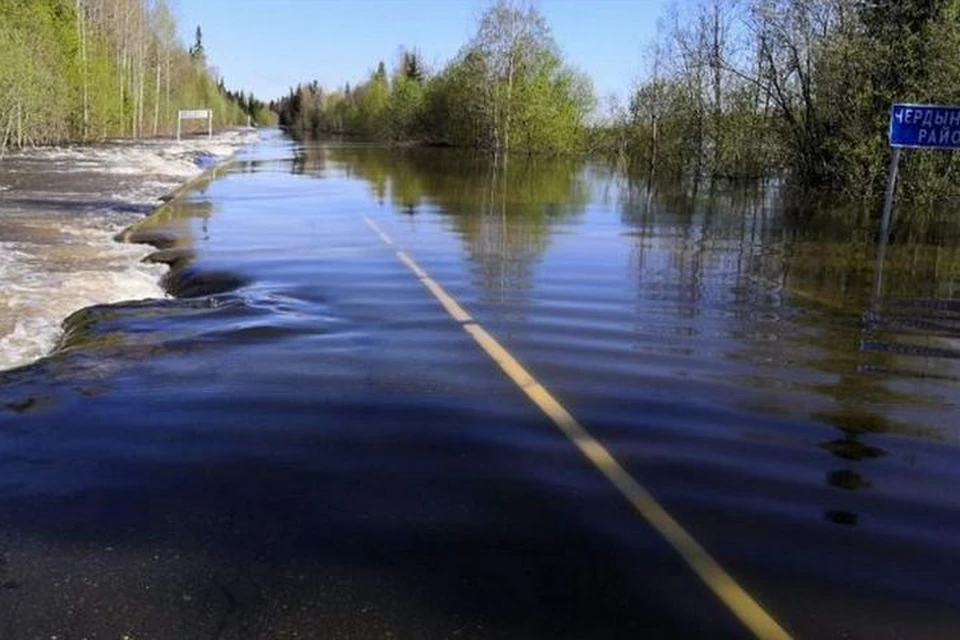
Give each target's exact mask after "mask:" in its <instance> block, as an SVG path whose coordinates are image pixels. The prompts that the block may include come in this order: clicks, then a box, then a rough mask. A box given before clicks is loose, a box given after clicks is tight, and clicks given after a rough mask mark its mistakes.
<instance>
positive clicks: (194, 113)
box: [177, 109, 213, 142]
mask: <svg viewBox="0 0 960 640" xmlns="http://www.w3.org/2000/svg"><path fill="white" fill-rule="evenodd" d="M184 120H206V121H207V135H208V136H209V137H211V138H212V137H213V110H212V109H181V110H180V111H177V142H180V131H181V128H182V124H183V121H184Z"/></svg>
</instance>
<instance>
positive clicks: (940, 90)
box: [271, 0, 960, 202]
mask: <svg viewBox="0 0 960 640" xmlns="http://www.w3.org/2000/svg"><path fill="white" fill-rule="evenodd" d="M958 61H960V0H677V2H676V3H675V4H674V5H673V6H672V8H671V9H670V10H668V12H667V14H666V15H665V16H664V17H663V19H662V20H661V21H660V28H659V35H658V37H657V39H656V42H654V43H653V44H652V47H651V50H650V53H649V56H648V62H649V64H648V68H647V69H646V73H645V79H644V80H643V81H642V82H640V83H638V84H637V85H636V87H635V89H634V90H633V91H632V92H631V94H630V95H629V96H628V98H627V100H626V101H625V102H624V103H619V102H617V101H615V100H613V101H610V102H608V103H607V104H605V105H604V108H601V109H595V106H596V100H595V97H594V94H593V90H592V87H591V83H590V80H589V78H587V77H585V76H584V75H583V74H581V73H578V72H577V71H576V70H574V69H572V68H571V67H570V66H569V65H567V64H566V63H565V62H564V60H563V57H562V55H561V53H560V51H559V48H558V47H557V45H556V43H555V42H554V40H553V38H552V36H551V34H550V30H549V27H548V25H547V24H546V22H545V20H544V19H543V17H542V16H541V15H540V14H539V13H538V12H537V11H536V10H535V9H533V8H530V7H529V6H526V7H525V6H524V5H522V4H521V3H520V2H519V0H512V1H508V0H500V2H497V3H496V4H494V5H493V6H492V7H491V8H490V9H489V10H488V11H487V12H486V13H485V14H484V15H483V16H482V18H481V19H480V23H479V25H478V27H477V31H476V35H475V36H474V37H473V38H472V39H471V41H470V42H468V43H467V44H466V45H465V46H464V47H463V48H462V50H461V51H460V52H459V54H458V55H457V56H456V57H455V58H454V59H453V60H451V61H450V62H449V63H448V64H446V65H445V66H444V67H443V68H442V69H441V70H439V71H438V72H435V73H431V72H430V71H429V70H428V69H427V68H426V67H425V65H424V64H423V62H422V58H421V57H420V55H419V54H418V53H417V51H416V50H405V51H403V52H402V53H401V54H400V56H399V57H398V59H397V61H396V63H395V65H394V67H393V69H392V70H391V71H388V70H387V68H386V66H385V65H384V64H383V63H382V62H381V63H380V64H379V65H378V66H377V68H376V69H375V70H374V71H373V73H372V74H371V75H370V76H369V77H368V78H367V79H366V80H365V81H364V82H362V83H361V84H359V85H356V86H353V87H351V86H349V85H347V86H345V87H343V88H342V89H338V90H334V91H327V90H325V89H324V88H322V87H320V86H319V85H318V84H317V83H316V82H314V83H310V84H305V85H301V86H298V87H296V88H295V89H293V90H292V91H291V92H290V94H289V95H288V96H286V97H284V98H283V99H281V100H279V101H278V102H275V103H273V104H272V105H271V106H272V108H274V109H275V110H276V111H277V112H278V113H279V117H280V122H281V124H283V125H285V126H287V127H289V128H290V130H291V131H293V133H294V134H295V135H300V136H317V135H325V134H346V135H359V136H363V137H366V138H370V139H374V140H385V141H393V142H409V141H416V142H426V143H434V144H449V145H455V146H465V147H474V148H483V149H494V150H500V151H503V150H516V151H529V152H544V151H545V152H553V153H570V152H583V151H587V152H594V153H599V154H603V155H604V156H607V157H613V158H617V159H618V160H620V161H622V162H623V163H624V164H626V165H628V166H629V167H630V168H631V169H632V170H634V171H642V172H645V173H647V174H649V175H651V176H657V177H661V176H662V177H669V178H671V179H675V178H683V179H696V180H701V179H714V178H739V177H759V176H771V175H777V176H785V177H786V178H787V179H788V180H789V181H790V182H791V183H792V184H794V185H797V186H800V187H802V188H804V189H811V190H825V191H834V192H837V191H839V192H842V193H843V194H844V195H846V196H848V197H849V198H852V199H858V200H861V201H864V202H867V201H871V202H872V201H874V200H875V199H876V198H877V197H878V195H879V194H881V193H882V190H883V186H884V181H885V179H886V168H887V161H888V158H889V148H888V145H887V126H888V122H889V109H890V105H891V103H893V102H940V103H950V102H954V103H956V102H958V101H960V62H958ZM907 155H908V156H909V157H906V158H905V160H904V164H903V167H902V171H903V174H902V175H904V178H905V179H904V180H903V185H904V190H905V191H906V193H905V195H906V196H908V197H909V198H911V199H913V200H915V201H932V200H933V199H935V198H939V197H941V196H942V195H944V194H947V193H951V192H955V191H956V186H955V185H958V184H960V180H958V178H960V163H958V162H957V161H956V160H954V158H953V156H952V155H951V154H947V153H936V152H922V151H921V152H916V153H911V154H907Z"/></svg>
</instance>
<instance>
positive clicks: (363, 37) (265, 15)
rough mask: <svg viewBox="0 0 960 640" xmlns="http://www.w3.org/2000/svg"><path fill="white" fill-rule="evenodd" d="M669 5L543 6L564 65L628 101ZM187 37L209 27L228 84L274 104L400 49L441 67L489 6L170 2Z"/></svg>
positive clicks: (367, 67) (610, 1) (207, 41)
mask: <svg viewBox="0 0 960 640" xmlns="http://www.w3.org/2000/svg"><path fill="white" fill-rule="evenodd" d="M666 1H667V0H539V1H537V2H535V3H534V4H535V6H537V8H538V9H539V10H540V11H541V13H543V14H544V16H546V18H547V22H548V23H549V24H550V27H551V29H552V30H553V35H554V38H555V39H556V41H557V43H558V44H559V45H560V48H561V49H562V50H563V53H564V55H565V57H566V59H567V61H568V62H570V63H571V64H573V65H575V66H576V67H578V68H580V69H581V70H583V71H585V72H586V73H588V74H589V75H590V76H591V77H592V78H593V81H594V85H595V87H596V90H597V95H598V96H600V97H603V96H606V95H608V94H610V93H617V94H619V95H620V96H621V97H623V96H625V95H626V94H627V92H628V91H629V89H630V87H631V86H632V84H633V82H634V80H635V79H636V78H637V76H638V74H640V72H641V70H642V66H643V60H644V54H645V53H646V51H647V48H648V45H649V43H650V42H652V41H653V39H654V37H655V34H656V24H657V19H658V18H659V17H660V16H661V14H662V12H663V8H664V5H665V4H666ZM172 5H173V7H174V11H175V12H176V14H177V17H178V25H179V28H180V35H181V39H182V40H183V41H184V42H185V43H190V42H192V40H193V32H194V30H195V29H196V26H197V25H198V24H199V25H201V27H202V28H203V34H204V46H205V47H206V50H207V58H208V59H209V60H210V62H211V64H212V65H214V66H215V67H217V69H218V70H219V72H220V74H221V75H222V76H223V77H224V79H225V80H226V82H227V85H228V86H230V87H231V88H235V89H244V90H246V91H253V92H254V93H256V94H257V96H258V97H260V98H262V99H266V100H269V99H271V98H276V97H279V96H280V95H282V94H284V93H286V91H287V89H288V88H289V87H291V86H293V85H295V84H297V83H298V82H305V81H310V80H318V81H319V82H320V84H321V85H323V86H325V87H337V86H341V85H343V83H344V82H350V83H355V82H357V81H358V80H362V79H364V78H365V77H366V76H367V75H368V73H369V72H370V71H371V70H372V69H373V68H374V67H375V66H376V64H377V61H379V60H384V61H385V62H386V63H387V66H388V68H389V67H390V66H392V63H393V60H394V59H395V58H396V55H397V51H398V49H399V47H400V46H402V45H406V46H411V47H412V46H416V47H418V48H419V49H420V52H421V53H422V54H423V56H424V58H425V59H426V61H427V62H428V63H429V64H430V65H431V66H432V67H433V68H439V67H441V66H442V65H443V64H444V62H446V61H447V60H449V59H450V58H451V57H453V56H454V55H455V54H456V52H457V51H458V50H459V49H460V47H461V46H462V45H463V44H464V43H466V42H467V41H468V40H469V39H470V37H471V36H472V35H473V33H474V31H475V29H476V24H477V21H478V18H479V16H480V15H481V14H482V13H483V10H484V9H485V8H486V7H488V6H489V5H490V2H488V1H486V0H172Z"/></svg>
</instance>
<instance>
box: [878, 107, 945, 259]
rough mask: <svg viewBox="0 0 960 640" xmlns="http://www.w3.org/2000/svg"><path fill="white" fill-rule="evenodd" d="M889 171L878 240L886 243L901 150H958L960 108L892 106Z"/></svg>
mask: <svg viewBox="0 0 960 640" xmlns="http://www.w3.org/2000/svg"><path fill="white" fill-rule="evenodd" d="M890 146H891V147H892V148H893V151H892V153H891V154H890V171H889V174H888V176H887V193H886V197H885V198H884V201H883V222H882V223H881V228H880V241H881V242H882V243H886V240H887V237H888V235H889V233H890V221H891V218H892V217H893V196H894V193H895V192H896V190H897V174H898V173H899V172H900V151H901V150H902V149H946V150H953V149H960V107H954V106H947V105H937V104H894V105H893V107H891V109H890Z"/></svg>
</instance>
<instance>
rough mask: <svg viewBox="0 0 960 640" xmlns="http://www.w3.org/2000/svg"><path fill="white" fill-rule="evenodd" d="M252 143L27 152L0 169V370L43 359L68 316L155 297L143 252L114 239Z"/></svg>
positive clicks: (241, 137)
mask: <svg viewBox="0 0 960 640" xmlns="http://www.w3.org/2000/svg"><path fill="white" fill-rule="evenodd" d="M255 136H256V134H255V133H252V132H250V131H231V132H227V133H223V134H219V135H217V136H215V137H214V138H213V139H212V140H208V139H199V138H198V139H191V140H186V141H183V142H179V143H178V142H171V141H147V142H124V143H116V144H110V145H102V146H94V147H82V146H79V147H71V148H47V149H32V150H26V151H23V152H19V153H15V154H9V155H7V156H6V157H5V158H4V159H3V160H0V370H4V369H10V368H14V367H18V366H21V365H25V364H28V363H30V362H33V361H34V360H36V359H38V358H41V357H43V356H44V355H46V354H48V353H49V352H50V350H51V349H52V348H53V347H54V346H55V345H56V343H57V340H58V339H59V337H60V334H61V323H62V321H63V319H64V318H66V317H67V316H68V315H70V314H71V313H73V312H75V311H78V310H80V309H82V308H84V307H88V306H91V305H94V304H103V303H113V302H120V301H125V300H141V299H145V298H157V297H163V296H164V292H163V290H162V289H161V288H160V285H159V279H160V277H161V276H162V274H163V273H164V271H165V269H166V267H163V266H162V265H155V264H145V263H143V262H141V260H142V258H143V257H144V256H146V255H147V254H148V253H150V252H151V251H152V248H151V247H147V246H141V245H130V244H123V243H119V242H116V241H115V240H114V236H115V235H116V234H117V233H118V232H120V231H121V230H123V229H124V228H126V227H128V226H129V225H131V224H132V223H134V222H135V221H137V220H138V219H140V218H142V217H143V215H144V214H145V213H147V212H149V211H150V210H151V209H153V208H154V207H156V206H157V205H158V204H160V200H159V198H160V197H162V196H163V195H165V194H167V193H169V192H170V191H172V190H173V189H175V188H176V187H177V186H179V185H180V184H182V183H184V182H186V181H187V180H189V179H191V178H193V177H194V176H196V175H199V174H200V173H201V172H202V171H203V168H202V167H201V166H200V163H198V162H197V158H198V157H200V156H204V155H212V156H215V157H216V158H217V159H223V158H225V157H227V156H230V155H232V154H233V153H234V152H235V151H236V150H237V148H238V147H239V146H241V145H243V144H246V143H249V142H251V141H252V140H253V139H254V138H255Z"/></svg>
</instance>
